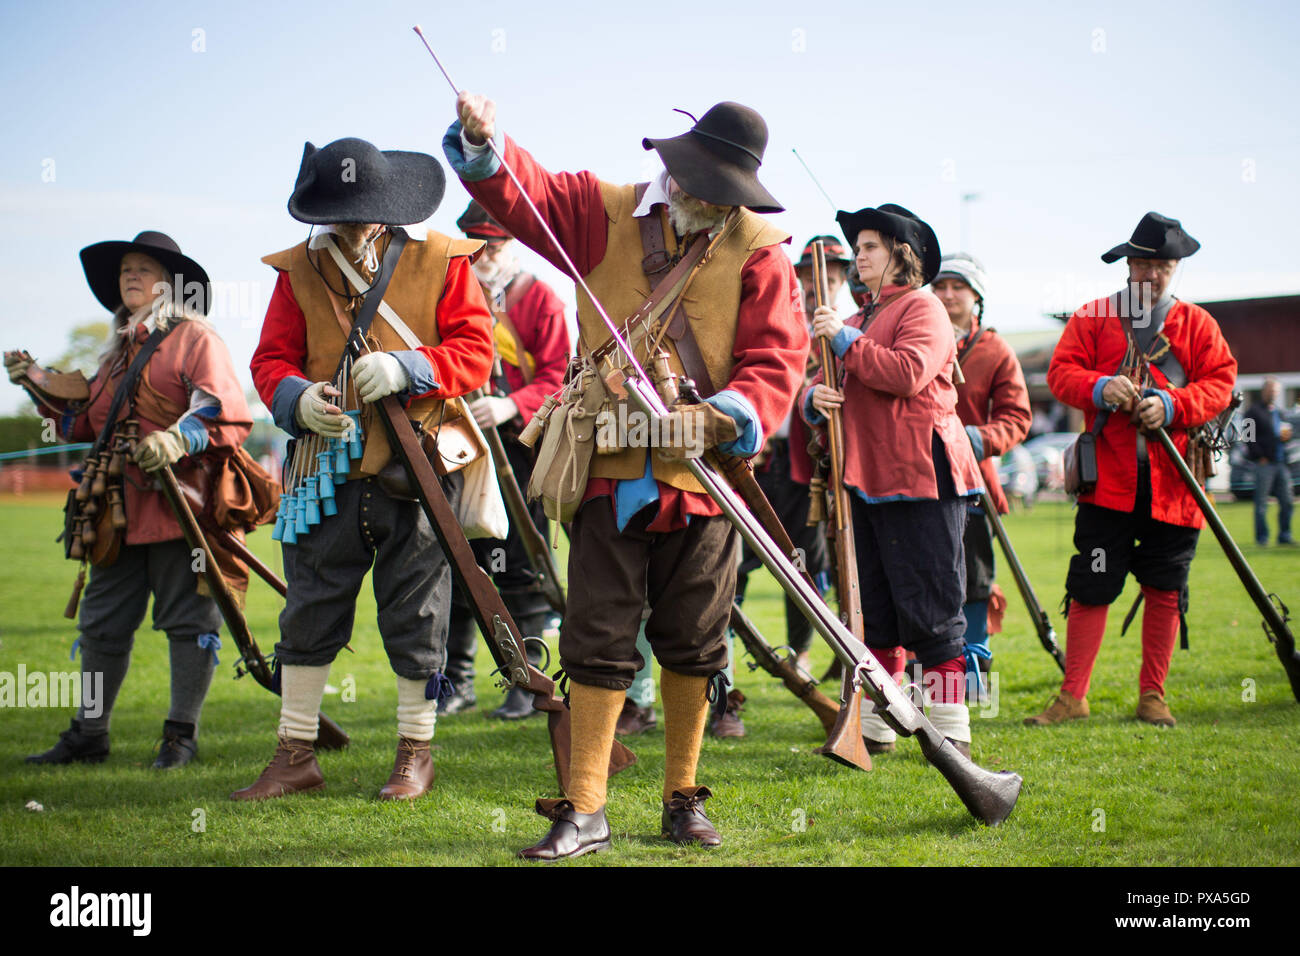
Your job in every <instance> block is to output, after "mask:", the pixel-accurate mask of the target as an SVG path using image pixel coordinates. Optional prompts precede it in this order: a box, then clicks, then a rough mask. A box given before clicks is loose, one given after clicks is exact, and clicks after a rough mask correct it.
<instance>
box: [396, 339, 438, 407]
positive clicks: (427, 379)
mask: <svg viewBox="0 0 1300 956" xmlns="http://www.w3.org/2000/svg"><path fill="white" fill-rule="evenodd" d="M388 354H389V355H391V356H392V357H393V358H395V359H397V361H398V364H400V365H401V366H402V370H403V371H405V372H406V377H407V378H409V379H410V380H411V384H409V385H408V386H406V393H407V394H408V395H410V396H411V397H412V398H416V397H419V396H422V395H427V394H428V393H429V392H432V391H436V390H437V388H438V380H437V379H436V378H434V372H433V363H432V362H430V361H429V359H428V357H427V356H426V355H425V354H424V353H423V352H417V351H416V350H415V349H399V350H398V351H396V352H389V353H388Z"/></svg>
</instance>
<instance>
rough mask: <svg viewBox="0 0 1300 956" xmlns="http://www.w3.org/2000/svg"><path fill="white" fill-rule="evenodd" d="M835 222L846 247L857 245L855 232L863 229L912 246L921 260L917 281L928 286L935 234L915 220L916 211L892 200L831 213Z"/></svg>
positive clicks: (935, 257) (936, 257) (934, 266)
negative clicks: (854, 209) (842, 233)
mask: <svg viewBox="0 0 1300 956" xmlns="http://www.w3.org/2000/svg"><path fill="white" fill-rule="evenodd" d="M835 221H836V222H838V223H839V224H840V229H842V230H843V231H844V238H845V239H847V240H848V241H849V247H850V248H851V249H856V248H857V246H858V233H859V232H861V231H862V230H863V229H874V230H876V232H878V233H880V234H881V235H882V236H889V237H890V238H891V239H896V240H897V241H899V242H905V243H907V244H908V245H909V246H911V247H912V251H913V252H915V253H916V257H917V258H918V259H920V260H921V271H922V277H921V284H922V285H928V284H929V283H930V281H931V280H933V279H934V277H935V276H936V275H938V273H939V261H940V259H941V258H942V255H941V254H940V252H939V237H938V236H936V235H935V234H934V230H933V229H931V228H930V224H929V223H927V222H925V220H923V219H918V218H917V217H916V214H915V213H913V212H911V211H910V210H907V209H904V208H903V207H902V206H899V205H897V204H895V203H892V202H887V203H885V204H884V205H881V206H877V207H875V208H871V207H868V208H866V209H859V210H858V211H857V212H844V211H843V210H841V211H840V212H837V213H836V214H835Z"/></svg>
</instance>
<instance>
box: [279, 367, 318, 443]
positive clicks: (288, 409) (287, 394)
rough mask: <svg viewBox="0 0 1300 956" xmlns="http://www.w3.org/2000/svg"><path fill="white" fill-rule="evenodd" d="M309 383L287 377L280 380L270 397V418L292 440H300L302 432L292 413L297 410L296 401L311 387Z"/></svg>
mask: <svg viewBox="0 0 1300 956" xmlns="http://www.w3.org/2000/svg"><path fill="white" fill-rule="evenodd" d="M311 384H312V383H311V382H309V381H307V380H306V379H305V378H299V377H298V376H297V375H288V376H285V377H284V378H283V379H281V380H280V384H279V385H277V386H276V387H275V394H274V395H272V396H271V417H272V418H274V419H275V423H276V424H277V425H279V426H280V427H281V428H282V429H284V430H285V431H287V432H288V433H289V434H290V435H292V436H293V437H294V438H301V437H302V436H303V430H302V429H301V428H299V427H298V419H297V418H295V417H294V412H296V411H297V410H298V399H300V398H302V393H303V392H305V391H307V389H309V388H310V387H311Z"/></svg>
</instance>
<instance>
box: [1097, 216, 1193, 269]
mask: <svg viewBox="0 0 1300 956" xmlns="http://www.w3.org/2000/svg"><path fill="white" fill-rule="evenodd" d="M1199 248H1201V244H1200V243H1199V242H1197V241H1196V240H1195V239H1193V238H1192V237H1191V236H1189V235H1188V234H1187V233H1185V232H1183V224H1182V223H1180V222H1179V221H1178V220H1177V219H1170V218H1169V217H1168V216H1162V215H1160V213H1158V212H1149V213H1147V214H1146V215H1145V216H1143V217H1142V221H1141V222H1139V223H1138V224H1137V228H1136V229H1134V230H1133V236H1132V238H1130V239H1129V241H1128V242H1121V243H1120V244H1119V245H1118V246H1116V247H1115V248H1114V249H1111V250H1110V251H1109V252H1103V253H1102V254H1101V261H1102V262H1114V261H1115V260H1116V259H1123V258H1126V257H1128V256H1132V257H1134V258H1137V259H1186V258H1187V257H1188V256H1190V255H1191V254H1192V253H1193V252H1195V251H1196V250H1197V249H1199Z"/></svg>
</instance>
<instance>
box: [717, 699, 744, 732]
mask: <svg viewBox="0 0 1300 956" xmlns="http://www.w3.org/2000/svg"><path fill="white" fill-rule="evenodd" d="M744 704H745V695H744V694H742V693H741V692H740V691H738V690H732V691H728V692H727V709H726V710H725V711H724V712H723V713H722V714H720V715H719V716H717V717H714V718H713V720H712V721H711V722H710V723H709V733H711V734H712V735H713V736H715V737H743V736H745V722H744V721H743V720H741V719H740V711H741V709H742V708H743V707H744Z"/></svg>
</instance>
